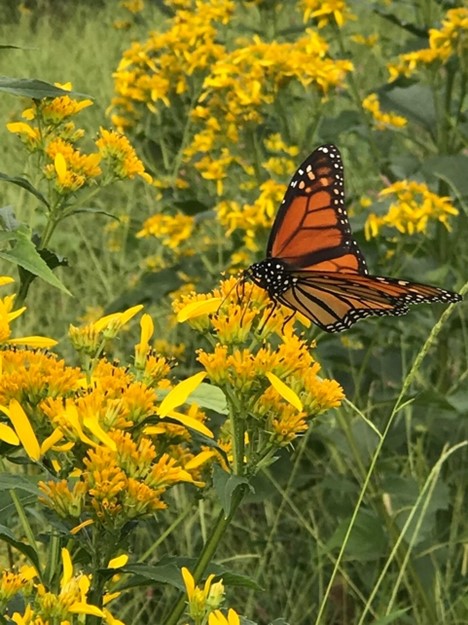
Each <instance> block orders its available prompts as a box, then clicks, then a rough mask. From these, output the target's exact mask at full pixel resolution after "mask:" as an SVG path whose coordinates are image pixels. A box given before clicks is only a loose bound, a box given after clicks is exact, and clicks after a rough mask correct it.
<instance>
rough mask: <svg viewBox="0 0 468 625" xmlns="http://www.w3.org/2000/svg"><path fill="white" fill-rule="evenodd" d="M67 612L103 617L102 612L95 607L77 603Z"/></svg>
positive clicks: (80, 602)
mask: <svg viewBox="0 0 468 625" xmlns="http://www.w3.org/2000/svg"><path fill="white" fill-rule="evenodd" d="M68 610H69V611H70V612H72V613H73V614H90V615H91V616H104V612H103V611H102V610H100V609H99V608H98V607H97V606H95V605H90V604H89V603H83V602H82V601H77V602H76V603H73V604H72V605H71V606H70V607H69V608H68Z"/></svg>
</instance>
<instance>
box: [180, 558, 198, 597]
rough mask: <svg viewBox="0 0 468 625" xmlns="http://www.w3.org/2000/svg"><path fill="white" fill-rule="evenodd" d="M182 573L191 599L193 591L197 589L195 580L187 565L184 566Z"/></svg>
mask: <svg viewBox="0 0 468 625" xmlns="http://www.w3.org/2000/svg"><path fill="white" fill-rule="evenodd" d="M181 573H182V578H183V580H184V584H185V589H186V591H187V597H188V598H189V600H190V599H191V598H192V595H193V591H194V590H195V580H194V579H193V576H192V574H191V573H190V571H189V570H188V569H187V568H186V567H185V566H183V567H182V571H181Z"/></svg>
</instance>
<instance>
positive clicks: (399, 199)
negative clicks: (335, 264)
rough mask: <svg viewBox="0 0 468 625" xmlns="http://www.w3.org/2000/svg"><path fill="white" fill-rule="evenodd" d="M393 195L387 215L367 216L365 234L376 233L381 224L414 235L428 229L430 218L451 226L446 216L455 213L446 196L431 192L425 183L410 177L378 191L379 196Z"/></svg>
mask: <svg viewBox="0 0 468 625" xmlns="http://www.w3.org/2000/svg"><path fill="white" fill-rule="evenodd" d="M387 196H390V197H392V196H394V198H395V199H394V200H393V201H392V202H391V204H390V207H389V209H388V212H387V214H386V215H383V216H380V217H377V216H376V215H374V214H371V215H369V217H368V219H367V222H366V225H365V234H366V237H368V238H370V237H372V236H377V234H378V233H379V230H380V228H382V227H383V226H387V227H391V228H396V229H397V230H398V231H399V232H401V233H402V234H409V235H413V234H416V233H420V232H424V233H426V232H427V228H428V226H429V224H430V222H431V221H439V222H440V223H442V224H443V225H444V226H445V227H446V228H447V230H450V229H451V225H450V222H449V219H450V217H451V216H452V215H458V210H457V209H456V208H455V207H454V206H453V204H452V202H451V199H450V198H449V197H441V196H439V195H436V194H435V193H432V192H431V191H430V190H429V189H428V187H427V185H425V184H424V183H420V182H414V181H410V180H401V181H398V182H395V183H394V184H392V185H390V186H389V187H387V188H386V189H384V190H383V191H381V192H380V193H379V198H386V197H387Z"/></svg>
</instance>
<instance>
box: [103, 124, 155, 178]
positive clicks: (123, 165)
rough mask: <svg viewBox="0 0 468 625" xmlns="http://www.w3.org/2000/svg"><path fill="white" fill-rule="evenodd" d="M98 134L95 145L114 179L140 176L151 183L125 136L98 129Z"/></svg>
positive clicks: (113, 131)
mask: <svg viewBox="0 0 468 625" xmlns="http://www.w3.org/2000/svg"><path fill="white" fill-rule="evenodd" d="M99 132H100V137H99V139H97V140H96V145H97V147H98V148H99V153H100V155H101V157H102V159H103V161H107V162H108V163H109V167H110V170H111V172H112V174H113V175H114V176H115V177H116V178H119V179H125V178H135V176H140V178H143V180H144V181H145V182H148V183H151V182H152V178H151V176H150V175H149V174H147V173H146V172H145V167H144V165H143V163H142V162H141V160H140V159H139V158H138V156H137V155H136V152H135V149H134V148H133V147H132V145H131V144H130V141H129V140H128V139H127V137H126V136H125V135H122V134H120V133H118V132H115V130H106V129H105V128H100V130H99Z"/></svg>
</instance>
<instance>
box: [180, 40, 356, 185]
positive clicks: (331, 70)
mask: <svg viewBox="0 0 468 625" xmlns="http://www.w3.org/2000/svg"><path fill="white" fill-rule="evenodd" d="M237 43H238V47H237V48H236V49H234V50H233V51H232V52H226V53H225V54H223V55H222V57H221V58H220V59H219V60H218V61H216V62H215V63H214V64H213V65H212V67H211V68H210V73H209V74H208V75H207V76H206V78H205V80H204V82H203V86H202V95H201V97H200V98H199V105H198V106H197V107H196V108H195V109H194V111H193V117H194V120H195V121H197V122H199V123H200V124H202V128H201V130H199V132H198V133H196V134H195V136H194V138H193V141H192V143H191V144H189V145H188V147H187V148H186V151H185V154H186V156H187V157H191V156H193V155H194V154H196V153H197V152H198V151H206V150H208V149H210V150H213V149H214V148H221V146H222V145H224V144H225V142H226V138H227V139H228V140H229V141H230V142H232V143H234V144H236V143H238V142H239V137H240V134H239V132H240V130H241V129H243V128H244V127H249V124H252V123H254V124H258V123H260V122H261V121H262V120H263V119H264V117H265V114H266V112H267V110H268V107H270V106H271V105H273V103H274V102H275V100H276V98H277V96H278V93H279V92H280V91H281V90H283V89H284V88H285V87H286V85H288V84H289V83H297V84H299V85H301V86H302V87H303V88H304V89H310V87H311V86H315V87H316V88H317V89H318V91H319V93H321V94H323V95H326V94H327V93H328V91H329V90H330V89H331V88H334V87H338V86H341V85H342V84H343V82H344V79H345V76H346V74H347V73H348V72H350V71H352V69H353V66H352V63H351V62H350V61H347V60H333V59H331V58H329V57H328V56H327V53H328V44H327V42H326V41H325V40H324V39H323V38H322V37H320V36H319V35H318V34H317V33H316V32H315V31H313V30H311V29H308V30H306V32H305V34H304V35H303V36H302V37H300V38H299V39H297V40H296V41H294V42H291V43H290V42H279V41H270V42H266V41H262V40H261V39H260V38H259V37H258V36H255V37H254V38H253V41H251V42H249V41H238V42H237ZM211 160H213V157H212V159H211ZM207 164H208V165H209V164H210V163H207ZM198 168H199V169H200V171H202V172H203V171H204V169H203V167H202V166H200V165H199V167H198ZM223 173H224V172H223Z"/></svg>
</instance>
